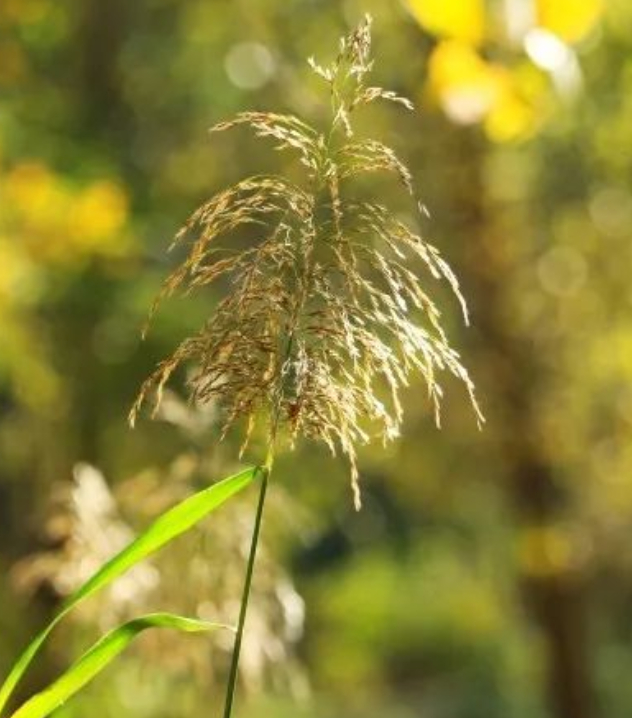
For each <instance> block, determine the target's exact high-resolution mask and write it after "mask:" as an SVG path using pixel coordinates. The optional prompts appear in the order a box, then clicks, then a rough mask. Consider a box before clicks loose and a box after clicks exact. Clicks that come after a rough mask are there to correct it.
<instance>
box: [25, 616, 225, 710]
mask: <svg viewBox="0 0 632 718" xmlns="http://www.w3.org/2000/svg"><path fill="white" fill-rule="evenodd" d="M148 628H173V629H176V630H178V631H184V632H187V633H199V632H202V631H212V630H215V629H218V628H227V626H222V625H221V624H217V623H208V622H207V621H197V620H194V619H191V618H183V617H182V616H175V615H173V614H170V613H152V614H149V615H146V616H141V617H140V618H136V619H134V620H133V621H129V622H128V623H124V624H123V625H122V626H119V627H118V628H115V629H114V630H113V631H110V632H109V633H107V634H106V635H105V636H103V638H101V640H100V641H98V642H97V643H95V644H94V646H92V648H90V649H89V650H88V651H87V652H86V653H84V654H83V656H81V658H79V660H78V661H77V662H76V663H74V664H73V665H72V666H71V667H70V668H69V669H68V670H67V671H66V672H65V673H64V674H63V675H62V676H60V677H59V678H58V679H57V680H56V681H55V682H54V683H51V685H50V686H48V687H47V688H45V689H44V690H43V691H41V692H40V693H36V694H35V695H34V696H33V697H32V698H30V699H29V700H28V701H27V702H26V703H24V705H22V706H21V707H20V708H18V710H17V711H16V712H15V713H14V714H13V716H12V718H46V716H48V715H50V714H51V713H52V712H53V711H54V710H55V709H56V708H59V706H60V705H62V703H64V702H65V701H67V700H68V699H69V698H70V697H72V696H74V695H75V693H77V692H78V691H80V690H81V689H82V688H83V687H84V686H85V685H86V684H87V683H89V682H90V681H91V680H92V679H93V678H95V677H96V676H97V675H98V674H99V673H101V671H102V670H104V669H105V668H106V667H107V666H108V665H109V664H110V663H111V662H112V661H113V660H114V659H115V658H116V657H117V656H118V655H119V653H121V652H122V651H124V650H125V649H126V648H127V646H129V644H130V643H131V642H132V641H133V640H134V638H136V636H137V635H138V634H139V633H142V632H143V631H145V630H147V629H148Z"/></svg>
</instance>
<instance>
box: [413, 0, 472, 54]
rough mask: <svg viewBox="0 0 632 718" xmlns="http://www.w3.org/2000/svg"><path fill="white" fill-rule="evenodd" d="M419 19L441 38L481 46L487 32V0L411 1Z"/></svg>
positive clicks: (418, 20) (426, 27) (420, 22)
mask: <svg viewBox="0 0 632 718" xmlns="http://www.w3.org/2000/svg"><path fill="white" fill-rule="evenodd" d="M408 6H409V7H410V10H411V12H412V14H413V15H414V16H415V18H416V19H417V22H419V24H420V25H421V26H422V27H424V28H425V29H426V30H428V31H429V32H431V33H433V34H434V35H438V36H440V37H448V38H454V39H457V40H463V41H465V42H469V43H472V44H474V45H478V44H479V43H480V42H482V40H483V38H484V35H485V3H484V0H408Z"/></svg>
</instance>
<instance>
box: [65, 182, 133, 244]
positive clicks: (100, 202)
mask: <svg viewBox="0 0 632 718" xmlns="http://www.w3.org/2000/svg"><path fill="white" fill-rule="evenodd" d="M127 214H128V202H127V196H126V194H125V192H124V191H123V189H122V188H121V187H120V186H119V185H116V184H114V183H113V182H109V181H107V180H103V181H100V182H95V183H94V184H92V185H90V186H89V187H88V188H87V189H86V190H84V191H83V192H82V193H81V194H80V195H79V196H78V197H77V199H76V203H75V206H74V208H73V212H72V218H71V224H72V230H73V234H74V235H75V236H76V237H77V239H78V240H79V242H81V243H85V244H88V245H91V244H94V243H95V242H96V243H98V242H99V241H100V240H104V239H108V238H111V237H112V236H113V235H114V234H116V233H117V232H119V231H120V230H121V229H122V227H123V225H124V224H125V222H126V220H127Z"/></svg>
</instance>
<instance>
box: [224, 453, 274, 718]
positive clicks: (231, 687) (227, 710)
mask: <svg viewBox="0 0 632 718" xmlns="http://www.w3.org/2000/svg"><path fill="white" fill-rule="evenodd" d="M271 469H272V460H271V453H270V454H268V460H267V461H266V465H265V466H264V467H262V468H261V469H260V471H261V472H262V474H263V477H262V480H261V489H260V490H259V504H258V506H257V515H256V518H255V526H254V529H253V532H252V541H251V543H250V553H249V555H248V566H247V568H246V580H245V582H244V590H243V594H242V597H241V608H240V611H239V623H238V624H237V636H236V638H235V645H234V648H233V655H232V659H231V664H230V674H229V677H228V689H227V691H226V703H225V706H224V718H230V716H231V715H232V711H233V701H234V699H235V686H236V685H237V671H238V669H239V656H240V654H241V644H242V641H243V637H244V626H245V624H246V614H247V613H248V601H249V599H250V588H251V586H252V576H253V573H254V568H255V559H256V558H257V548H258V546H259V534H260V532H261V521H262V519H263V509H264V507H265V501H266V494H267V491H268V479H269V477H270V471H271Z"/></svg>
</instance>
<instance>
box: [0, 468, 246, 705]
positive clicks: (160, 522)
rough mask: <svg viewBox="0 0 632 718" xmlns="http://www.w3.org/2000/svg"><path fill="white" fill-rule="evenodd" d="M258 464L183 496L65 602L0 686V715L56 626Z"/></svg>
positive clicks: (218, 501)
mask: <svg viewBox="0 0 632 718" xmlns="http://www.w3.org/2000/svg"><path fill="white" fill-rule="evenodd" d="M258 471H259V469H258V467H251V468H249V469H245V470H244V471H241V472H239V473H237V474H234V475H233V476H229V477H228V478H226V479H224V480H223V481H219V482H218V483H216V484H213V485H212V486H210V487H208V488H206V489H203V490H202V491H199V492H198V493H196V494H193V495H192V496H189V497H188V498H186V499H184V501H182V502H180V503H179V504H177V505H176V506H174V507H173V508H171V509H169V510H167V511H166V512H165V513H164V514H162V515H161V516H159V517H158V518H157V519H156V520H155V521H154V522H153V523H152V524H151V525H150V526H149V528H147V529H146V530H145V531H144V532H143V533H141V534H140V535H139V536H138V537H137V538H136V539H135V540H134V541H132V542H131V543H130V544H129V545H128V546H127V547H126V548H124V549H123V550H122V551H120V552H119V553H118V554H116V556H114V557H113V558H111V559H110V560H109V561H107V562H106V563H105V564H104V565H103V566H102V567H101V568H100V569H99V570H98V571H97V572H96V573H95V574H94V575H93V576H92V577H91V578H89V579H88V580H87V581H86V583H84V584H83V586H81V587H80V588H79V589H78V590H77V591H76V592H75V593H74V594H73V595H72V596H70V598H69V599H68V600H67V601H66V603H65V604H64V606H63V608H62V610H61V611H60V612H59V613H58V614H57V615H56V616H55V618H53V620H52V621H51V622H50V623H49V624H48V626H46V628H45V629H44V630H43V631H42V632H41V633H39V634H38V635H37V636H36V637H35V638H34V639H33V641H31V643H30V644H29V645H28V646H27V648H26V649H25V650H24V652H23V653H22V655H21V656H20V657H19V658H18V660H17V662H16V663H15V664H14V666H13V668H12V669H11V671H10V672H9V675H8V676H7V677H6V679H5V681H4V683H3V684H2V686H1V687H0V715H1V714H2V712H3V710H4V708H5V706H6V704H7V701H8V700H9V699H10V698H11V696H12V694H13V691H14V690H15V688H16V686H17V684H18V682H19V681H20V679H21V678H22V676H23V675H24V673H25V672H26V669H27V668H28V666H29V664H30V663H31V661H32V660H33V658H34V657H35V655H36V654H37V652H38V651H39V649H40V648H41V647H42V645H43V643H44V642H45V641H46V639H47V638H48V636H49V635H50V633H51V632H52V631H53V629H54V628H55V626H57V624H58V623H59V622H60V621H61V620H62V619H63V618H64V617H65V616H66V615H67V614H68V613H70V611H72V609H73V608H75V606H77V605H78V604H80V603H82V602H83V601H85V600H86V599H87V598H88V597H90V596H92V595H93V594H94V593H96V592H97V591H99V590H100V589H102V588H104V587H105V586H107V585H108V584H110V583H111V582H112V581H114V580H115V579H116V578H118V577H119V576H121V575H122V574H123V573H125V572H126V571H127V570H128V569H130V568H131V567H132V566H135V565H136V564H137V563H139V562H140V561H142V560H143V559H145V558H147V557H149V556H151V555H152V554H154V553H156V552H157V551H158V550H160V549H161V548H162V547H163V546H164V545H165V544H167V543H169V542H170V541H172V540H173V539H175V538H177V537H178V536H180V535H181V534H183V533H185V532H186V531H188V530H189V529H190V528H192V527H193V526H194V525H195V524H196V523H198V522H199V521H201V520H202V519H203V518H204V517H205V516H207V515H208V514H209V513H211V512H212V511H214V510H215V509H216V508H218V507H219V506H221V505H222V504H223V503H224V502H225V501H227V500H228V499H229V498H230V497H231V496H233V495H234V494H236V493H238V492H239V491H241V490H242V489H244V488H245V487H246V486H248V485H249V484H250V483H251V482H252V481H253V480H254V479H255V477H256V476H257V473H258Z"/></svg>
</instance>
